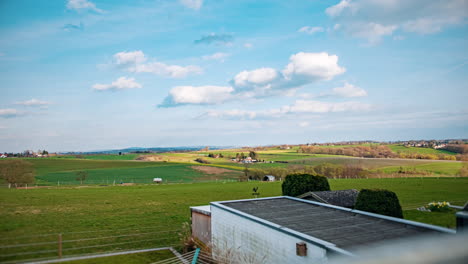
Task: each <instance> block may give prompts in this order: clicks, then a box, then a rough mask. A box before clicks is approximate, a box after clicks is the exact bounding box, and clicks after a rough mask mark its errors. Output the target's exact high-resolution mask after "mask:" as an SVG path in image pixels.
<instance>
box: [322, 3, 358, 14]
mask: <svg viewBox="0 0 468 264" xmlns="http://www.w3.org/2000/svg"><path fill="white" fill-rule="evenodd" d="M351 8H353V5H352V4H351V0H341V1H340V2H339V3H338V4H336V5H333V6H330V7H329V8H327V9H326V10H325V13H327V15H329V16H332V17H335V16H338V15H340V14H341V13H342V12H343V11H344V10H346V9H351Z"/></svg>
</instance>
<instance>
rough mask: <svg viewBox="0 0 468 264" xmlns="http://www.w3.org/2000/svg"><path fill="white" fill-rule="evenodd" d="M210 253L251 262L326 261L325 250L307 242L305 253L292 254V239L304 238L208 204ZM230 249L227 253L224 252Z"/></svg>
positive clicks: (299, 262) (295, 240)
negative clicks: (209, 208) (211, 251)
mask: <svg viewBox="0 0 468 264" xmlns="http://www.w3.org/2000/svg"><path fill="white" fill-rule="evenodd" d="M211 232H212V240H211V241H212V243H213V255H214V257H215V258H216V257H217V256H219V257H225V256H226V254H227V255H228V257H229V258H233V257H240V258H241V259H238V261H239V262H246V261H245V260H244V261H242V258H247V259H249V260H251V261H252V260H253V261H252V263H298V264H301V263H314V264H319V263H327V262H328V261H327V256H326V253H327V252H326V250H325V249H324V248H322V247H319V246H316V245H314V244H311V243H306V244H307V256H305V257H301V256H297V255H296V243H298V242H306V241H302V240H300V239H299V238H296V237H294V236H291V235H288V234H286V233H283V232H281V231H278V230H276V229H273V228H271V227H268V226H265V225H262V224H260V223H257V222H254V221H251V220H249V219H247V218H245V217H242V216H239V215H236V214H233V213H231V212H228V211H226V210H223V209H220V208H217V207H215V206H211ZM227 252H231V253H227Z"/></svg>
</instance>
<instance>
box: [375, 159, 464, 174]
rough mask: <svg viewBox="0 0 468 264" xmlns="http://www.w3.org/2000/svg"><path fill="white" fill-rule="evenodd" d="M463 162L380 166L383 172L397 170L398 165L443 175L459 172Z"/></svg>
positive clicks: (398, 168) (406, 168)
mask: <svg viewBox="0 0 468 264" xmlns="http://www.w3.org/2000/svg"><path fill="white" fill-rule="evenodd" d="M462 166H463V164H462V163H461V162H431V163H425V164H417V165H413V166H390V167H385V168H381V170H382V171H383V172H385V173H392V172H397V171H399V170H400V167H401V168H402V169H403V170H408V171H412V170H414V171H423V172H431V173H434V174H444V175H457V174H458V173H459V172H460V169H461V168H462Z"/></svg>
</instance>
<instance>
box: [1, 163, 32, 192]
mask: <svg viewBox="0 0 468 264" xmlns="http://www.w3.org/2000/svg"><path fill="white" fill-rule="evenodd" d="M0 176H1V178H2V179H4V180H5V181H6V182H8V184H10V186H11V185H12V184H13V185H15V186H16V187H18V185H19V186H22V185H26V184H29V183H33V182H34V167H33V164H32V163H30V162H27V161H24V160H21V159H9V160H5V161H2V162H0Z"/></svg>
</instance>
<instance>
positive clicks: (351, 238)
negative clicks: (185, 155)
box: [212, 196, 453, 251]
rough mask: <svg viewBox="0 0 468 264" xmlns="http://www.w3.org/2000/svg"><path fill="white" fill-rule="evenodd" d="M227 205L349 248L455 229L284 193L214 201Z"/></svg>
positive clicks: (244, 214) (247, 214)
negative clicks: (256, 197) (258, 197)
mask: <svg viewBox="0 0 468 264" xmlns="http://www.w3.org/2000/svg"><path fill="white" fill-rule="evenodd" d="M213 204H214V205H215V206H216V205H217V204H220V205H222V206H226V207H228V208H229V210H232V209H234V210H233V211H232V212H234V213H235V212H240V213H239V214H240V215H243V216H245V217H247V218H249V217H250V216H254V217H253V218H252V219H256V218H255V217H257V218H259V219H262V221H263V220H266V221H265V223H264V224H266V225H268V224H270V223H273V225H272V226H274V225H275V224H276V225H279V226H281V227H280V229H283V228H287V229H290V230H293V232H299V233H301V234H305V235H306V236H304V237H313V238H317V239H320V240H323V241H325V242H328V243H332V244H334V245H335V246H336V247H338V248H341V249H344V250H346V251H349V248H352V247H355V246H362V245H366V244H372V243H375V242H381V241H385V240H390V239H396V238H404V237H409V236H415V235H420V234H429V233H431V234H444V233H453V231H452V230H449V229H446V228H441V227H436V226H431V225H426V224H422V223H417V222H413V221H407V220H403V219H398V218H393V217H388V216H382V215H376V214H372V213H367V212H363V211H358V210H351V209H348V208H343V207H338V206H332V205H327V204H323V203H318V202H313V201H307V200H302V199H298V198H293V197H288V196H283V197H273V198H267V199H265V198H264V199H250V200H239V201H226V202H218V203H212V205H213Z"/></svg>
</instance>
